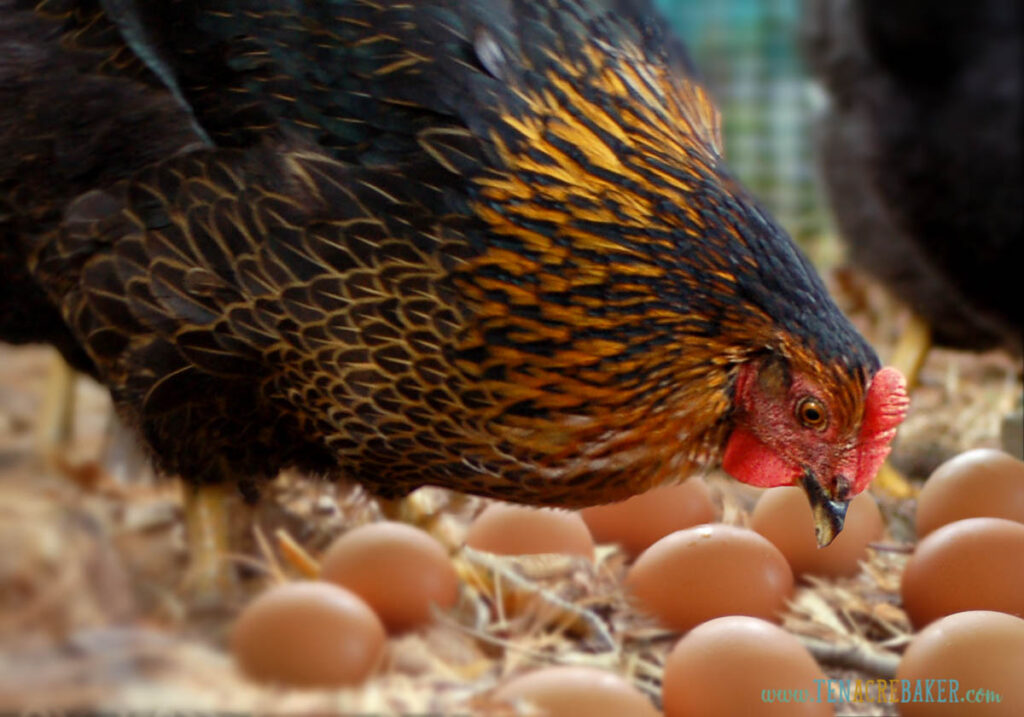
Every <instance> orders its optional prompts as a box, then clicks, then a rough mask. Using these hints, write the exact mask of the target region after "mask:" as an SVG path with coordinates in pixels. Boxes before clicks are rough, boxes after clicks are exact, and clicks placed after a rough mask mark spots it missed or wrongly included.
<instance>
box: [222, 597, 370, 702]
mask: <svg viewBox="0 0 1024 717" xmlns="http://www.w3.org/2000/svg"><path fill="white" fill-rule="evenodd" d="M384 640H385V634H384V626H383V625H382V624H381V622H380V620H379V619H378V618H377V616H376V615H375V614H374V612H373V610H371V609H370V608H369V606H368V605H367V604H366V603H365V602H363V601H362V599H360V598H359V597H358V596H356V595H354V594H352V593H351V592H349V591H348V590H345V589H344V588H340V587H338V586H337V585H332V584H330V583H321V582H305V581H303V582H294V583H285V584H284V585H278V586H276V587H273V588H271V589H269V590H267V591H266V592H264V593H263V594H261V595H259V596H258V597H257V598H256V599H255V600H253V601H252V602H251V603H249V605H247V606H246V608H245V609H244V610H243V611H242V614H241V615H240V616H239V617H238V620H237V621H235V624H234V626H233V627H232V630H231V638H230V642H231V652H232V654H234V656H235V660H236V661H237V662H238V665H239V666H240V667H241V668H242V670H243V671H244V672H245V673H246V674H247V675H249V677H251V678H253V679H255V680H260V681H263V682H277V683H281V684H285V685H290V686H293V687H332V686H337V685H354V684H358V683H360V682H362V681H363V680H365V679H366V678H367V677H369V676H370V674H371V673H372V672H373V671H374V670H375V669H376V668H377V665H378V664H379V663H380V660H381V657H382V656H383V654H384V644H385V643H384Z"/></svg>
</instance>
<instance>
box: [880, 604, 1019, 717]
mask: <svg viewBox="0 0 1024 717" xmlns="http://www.w3.org/2000/svg"><path fill="white" fill-rule="evenodd" d="M896 679H897V680H898V683H897V684H898V689H899V693H898V697H897V699H899V701H900V707H899V709H900V714H901V715H903V717H941V716H942V715H950V716H951V717H952V716H953V715H957V716H959V715H983V716H984V717H1011V716H1018V715H1021V714H1024V620H1021V619H1020V618H1017V617H1013V616H1012V615H1007V614H1005V613H1001V612H990V611H988V610H972V611H969V612H958V613H956V614H955V615H950V616H949V617H944V618H942V619H941V620H936V621H935V622H933V623H932V624H931V625H929V626H928V627H926V628H925V629H924V630H922V631H921V632H920V633H919V634H918V635H916V636H915V637H914V639H913V640H911V642H910V644H909V645H908V646H907V651H906V652H905V653H903V659H902V660H901V661H900V666H899V669H898V670H897V671H896ZM929 695H930V697H931V701H930V702H929V701H927V700H928V697H929Z"/></svg>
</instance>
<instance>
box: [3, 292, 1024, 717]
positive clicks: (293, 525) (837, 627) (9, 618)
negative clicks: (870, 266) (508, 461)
mask: <svg viewBox="0 0 1024 717" xmlns="http://www.w3.org/2000/svg"><path fill="white" fill-rule="evenodd" d="M869 294H870V292H869ZM879 296H880V295H879V294H871V298H870V300H869V301H868V303H867V304H866V305H864V304H862V305H860V306H858V307H856V310H855V312H854V315H855V319H856V320H857V321H858V322H859V323H860V324H861V327H862V329H863V330H864V331H865V332H866V333H867V335H868V336H869V337H870V338H871V339H872V340H874V342H875V343H876V345H877V346H878V347H879V351H880V353H881V354H882V355H883V356H884V355H886V354H887V352H888V351H891V348H892V344H893V343H894V341H895V340H896V338H897V337H898V336H899V334H900V332H901V331H902V327H903V323H904V322H905V320H906V315H905V313H904V312H902V311H899V310H897V309H896V308H895V307H893V306H892V305H891V304H888V303H887V302H886V301H885V299H884V297H883V298H878V297H879ZM56 364H57V362H56V361H55V358H54V356H53V354H52V353H51V352H50V351H49V350H48V349H45V348H40V347H27V348H26V347H22V348H12V347H9V346H2V345H0V546H2V548H0V712H3V711H7V710H41V709H98V708H104V709H115V708H116V709H138V710H141V709H154V708H160V709H180V710H190V711H195V710H203V711H207V710H209V711H213V710H217V711H224V710H230V711H233V712H240V711H244V712H250V711H252V712H255V711H259V712H294V711H299V710H301V711H308V710H316V711H323V712H333V713H339V712H340V713H354V712H359V713H373V712H382V713H409V712H416V713H424V712H435V713H438V712H440V713H462V714H465V713H469V712H473V713H479V712H494V711H495V710H496V709H497V708H495V707H493V705H489V703H488V700H487V693H488V690H489V689H491V688H492V687H493V686H494V685H495V684H497V683H498V682H499V681H501V680H502V679H503V678H504V677H505V676H507V675H509V674H511V673H516V672H519V671H522V670H524V669H526V668H527V667H530V666H533V665H544V664H558V663H572V664H589V665H595V666H600V667H604V668H607V669H610V670H614V671H616V672H619V673H620V674H622V675H624V676H626V677H627V678H628V679H630V680H631V681H632V682H633V683H634V684H636V685H637V686H638V687H639V688H640V689H641V690H643V691H645V692H647V693H649V694H651V695H652V696H653V697H655V698H657V695H658V694H659V692H660V687H659V684H660V673H661V664H662V661H663V659H664V656H665V654H666V653H667V651H668V650H669V649H670V647H671V646H672V645H673V644H674V641H675V640H676V639H677V638H678V636H677V635H674V634H672V633H670V632H668V631H666V630H663V629H660V628H658V627H657V626H656V625H655V624H654V623H653V622H652V621H650V620H648V619H646V618H643V617H641V616H639V615H637V614H636V612H635V610H633V609H631V608H630V606H629V604H628V603H627V601H626V599H625V596H624V595H623V594H622V590H621V587H620V581H621V577H622V575H623V572H624V566H625V559H624V557H623V555H622V554H621V553H620V552H619V550H618V549H616V548H614V547H611V546H603V547H601V548H600V550H599V552H598V559H597V560H596V562H595V564H590V563H589V562H586V561H581V560H578V559H571V558H564V559H555V558H544V559H537V560H533V559H522V560H513V559H508V560H488V559H486V558H485V557H484V556H480V555H474V554H472V553H467V552H465V551H462V552H459V551H457V550H456V553H455V560H456V561H457V565H458V568H459V570H460V574H461V575H462V577H463V589H462V596H461V598H460V602H459V604H458V605H457V607H456V608H455V609H454V610H452V611H451V612H449V613H446V614H444V615H441V616H439V619H438V622H437V624H436V625H434V626H433V627H431V628H429V629H426V630H424V631H422V632H419V633H416V634H413V635H409V636H406V637H402V638H399V639H394V640H392V641H391V643H390V644H389V648H388V655H387V658H386V664H385V665H384V666H383V668H382V670H381V672H380V674H379V675H378V676H376V677H374V678H373V679H372V680H371V681H370V682H369V683H368V684H366V685H364V686H362V687H359V688H352V689H345V690H336V691H290V690H283V689H278V688H273V687H266V686H260V685H256V684H253V683H252V682H250V681H248V680H247V679H245V678H244V677H243V676H242V675H240V674H239V673H238V671H237V670H236V669H235V667H234V666H233V664H232V662H231V660H230V659H229V657H228V656H227V655H226V653H225V652H224V649H223V645H224V637H225V634H226V630H227V628H228V626H229V625H230V619H231V613H230V611H229V612H228V613H226V614H224V615H221V616H219V617H215V618H209V617H207V618H205V619H203V620H197V619H193V618H192V617H190V616H189V614H187V612H186V611H185V609H184V607H183V604H182V600H181V594H182V590H181V587H182V586H181V581H182V577H183V574H184V573H183V571H184V567H185V564H186V560H187V557H188V556H187V552H186V546H185V540H184V535H183V528H182V521H181V515H182V511H181V501H180V493H179V486H178V484H177V482H176V481H173V480H154V479H153V477H152V476H151V475H150V474H149V471H148V469H146V468H145V466H144V463H141V462H139V461H138V459H137V457H135V458H133V457H132V456H131V455H128V456H127V457H125V456H122V457H120V458H117V459H116V460H113V461H112V459H111V458H110V457H109V455H107V454H109V453H110V452H111V449H110V447H109V446H110V444H111V439H110V437H109V436H110V428H109V426H110V407H109V401H108V399H107V397H106V395H105V393H104V391H103V390H102V388H100V387H98V386H96V385H95V384H93V383H92V382H91V381H89V380H87V379H85V378H79V379H77V380H76V383H75V397H76V403H75V412H74V421H73V425H74V435H73V439H72V441H71V443H70V445H69V446H67V447H65V448H63V449H60V450H57V451H53V450H50V449H45V448H44V447H43V446H44V441H43V439H41V437H40V435H39V432H40V426H41V425H42V424H43V423H44V422H45V421H46V418H45V416H46V415H48V411H49V409H48V405H49V404H50V403H52V397H49V396H48V394H49V393H52V391H50V389H49V385H50V383H51V375H52V373H53V369H54V366H55V365H56ZM1020 393H1021V386H1020V365H1019V363H1018V362H1016V361H1014V360H1012V359H1010V358H1009V357H1007V356H1004V355H1002V354H998V353H992V354H985V355H980V356H973V355H968V354H962V353H955V352H948V351H934V352H932V353H931V354H930V355H929V357H928V359H927V362H926V364H925V367H924V370H923V372H922V375H921V382H920V386H919V387H918V388H917V389H916V390H915V391H914V393H913V404H912V408H911V413H910V416H909V417H908V419H907V421H906V423H905V424H904V426H903V428H902V430H901V433H900V437H899V438H898V442H897V446H896V449H895V452H894V454H893V462H894V464H895V466H896V467H897V468H899V469H900V470H902V471H904V472H905V473H906V474H907V475H908V476H909V477H911V478H912V479H914V480H921V479H923V478H924V477H926V476H927V475H928V473H929V472H930V471H931V470H932V469H933V468H934V467H935V466H936V465H937V464H938V463H939V462H941V461H942V460H944V459H945V458H947V457H949V456H951V455H953V454H955V453H957V452H959V451H962V450H965V449H968V448H974V447H980V446H999V444H1000V440H999V433H1000V424H1001V421H1002V419H1003V416H1004V415H1006V414H1007V413H1009V412H1011V411H1012V410H1014V409H1015V408H1016V407H1017V405H1019V403H1018V402H1019V400H1020ZM113 444H114V445H115V447H116V446H117V445H118V441H117V440H114V441H113ZM114 453H116V451H114ZM111 465H115V466H119V467H118V468H117V469H111V468H110V467H109V466H111ZM711 485H712V488H713V492H714V495H715V497H716V500H717V501H718V503H719V506H720V508H721V510H722V519H723V520H725V521H727V522H733V523H738V524H743V523H744V522H745V521H746V519H747V515H748V511H749V508H750V505H751V503H752V500H753V492H752V491H748V490H742V489H740V487H739V486H738V485H737V484H736V483H735V482H734V481H731V480H729V479H727V478H716V477H714V476H712V478H711ZM270 493H271V495H269V496H268V498H269V499H268V501H267V503H268V507H267V508H265V509H264V510H263V511H261V514H260V517H259V520H258V521H257V525H258V528H259V532H260V535H262V536H265V537H266V538H267V540H266V545H267V546H268V547H266V548H265V549H263V550H262V551H260V550H254V552H253V553H252V554H250V555H244V556H239V560H240V561H244V562H245V563H246V565H247V566H248V573H249V575H250V578H249V579H248V580H246V581H245V585H244V592H246V593H249V594H251V593H252V592H255V591H257V590H259V589H262V588H263V587H264V586H265V585H266V584H268V583H269V582H272V581H274V580H279V579H282V576H285V577H289V576H294V574H295V571H294V569H293V568H291V567H290V566H289V565H288V563H287V562H286V561H282V558H281V554H280V552H279V550H277V548H276V545H277V544H276V542H275V539H274V536H275V535H276V531H277V530H278V529H284V530H286V531H287V533H288V534H289V535H290V536H291V537H293V538H294V539H295V540H296V541H298V543H299V544H301V545H302V546H304V547H305V548H306V549H307V550H308V551H309V552H310V553H311V554H312V555H317V554H318V553H319V552H320V551H321V550H322V549H323V548H324V546H325V545H326V544H327V543H328V542H329V541H330V539H331V538H332V537H334V536H336V535H338V534H339V533H341V532H343V531H344V530H346V529H347V528H349V527H352V526H354V525H356V524H359V523H362V522H366V521H369V520H373V519H376V518H377V515H378V514H377V510H376V508H375V505H374V503H373V502H372V501H370V500H368V499H367V498H366V497H365V496H364V495H363V494H362V492H361V491H360V490H359V489H358V488H352V487H348V486H343V485H333V484H326V483H320V482H312V481H307V480H303V479H302V478H301V477H299V476H282V478H281V479H279V480H278V481H277V482H276V483H275V486H274V488H273V490H272V491H271V492H270ZM877 497H878V499H879V502H880V504H881V506H882V508H883V513H884V514H885V515H886V517H887V518H888V525H889V534H888V535H887V537H886V539H885V541H884V543H882V544H880V545H878V546H877V549H875V550H872V551H871V557H870V560H869V561H868V562H867V563H866V564H865V566H864V570H863V571H862V573H861V574H860V575H858V576H857V577H855V578H849V579H842V580H831V581H816V582H815V583H813V584H804V585H803V586H801V587H800V588H799V589H798V591H797V593H796V594H795V596H794V599H793V601H792V604H791V607H790V609H789V611H788V612H787V614H786V615H785V618H784V625H785V626H786V627H787V628H788V629H790V630H791V631H792V632H794V633H795V634H797V635H798V636H800V637H801V638H802V639H804V640H805V642H806V643H807V644H808V645H809V646H810V647H811V648H812V650H813V651H814V653H815V655H816V656H817V657H818V658H819V661H820V662H821V663H822V664H823V666H824V667H825V668H826V671H827V672H828V673H829V675H830V676H835V677H839V676H844V677H849V676H860V677H864V678H872V677H876V676H880V675H885V674H886V673H887V672H888V671H891V670H892V668H893V666H894V664H895V660H896V659H897V657H898V654H899V652H900V651H901V650H902V648H903V647H904V646H905V644H906V642H907V640H908V637H909V635H910V633H911V629H910V627H909V623H908V621H907V619H906V616H905V614H904V613H903V611H902V610H901V608H900V606H899V596H898V584H899V583H898V580H899V573H900V570H901V569H902V565H903V563H904V562H905V560H906V554H907V549H908V547H909V546H910V545H911V544H912V542H913V539H914V536H913V534H912V529H911V528H910V525H911V520H910V518H911V516H912V515H913V500H912V499H906V500H896V499H892V498H890V497H887V496H885V495H879V496H877ZM421 498H422V501H423V502H424V503H425V504H428V505H431V506H433V507H434V508H438V509H440V510H439V512H440V514H441V515H442V517H441V519H440V520H439V522H438V524H437V532H438V533H439V534H441V535H442V536H444V537H445V538H446V540H447V542H449V543H450V544H451V545H452V546H453V549H455V548H457V546H458V545H459V543H460V541H461V535H462V531H463V529H464V528H465V525H466V524H467V522H468V521H469V519H470V518H471V517H472V515H473V514H474V513H475V512H476V511H477V510H478V509H479V508H480V506H481V505H482V501H478V500H475V499H474V500H470V501H469V502H468V503H464V504H460V505H459V507H458V508H457V509H456V508H455V507H453V508H452V509H451V511H449V512H446V511H444V510H443V508H444V506H445V505H446V503H447V500H448V497H447V495H446V494H444V493H443V492H441V491H429V490H428V491H426V492H425V493H424V494H423V496H421ZM502 586H504V587H502ZM500 590H504V591H505V593H504V594H503V595H498V594H497V592H498V591H500ZM510 595H513V597H515V599H513V600H512V601H511V603H510V602H509V596H510ZM243 599H244V596H243ZM510 605H511V606H512V607H509V606H510ZM838 714H841V715H856V714H894V712H892V711H891V708H888V707H884V708H883V707H877V706H867V705H857V704H849V705H842V706H841V707H840V710H839V711H838Z"/></svg>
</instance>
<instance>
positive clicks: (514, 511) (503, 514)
mask: <svg viewBox="0 0 1024 717" xmlns="http://www.w3.org/2000/svg"><path fill="white" fill-rule="evenodd" d="M466 545H468V546H469V547H471V548H474V549H475V550H484V551H486V552H488V553H497V554H499V555H534V554H537V553H564V554H566V555H582V556H584V557H586V558H590V559H593V558H594V539H593V538H592V537H591V536H590V531H589V530H587V524H586V523H584V522H583V518H581V517H580V514H579V513H576V512H570V511H567V510H553V509H549V508H527V507H526V506H523V505H513V504H511V503H491V504H490V505H489V506H487V507H486V508H485V509H484V511H483V512H482V513H480V515H478V516H477V517H476V519H475V520H474V521H473V522H472V523H470V526H469V529H468V530H467V531H466Z"/></svg>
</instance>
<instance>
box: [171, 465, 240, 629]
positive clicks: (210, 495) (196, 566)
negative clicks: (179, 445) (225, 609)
mask: <svg viewBox="0 0 1024 717" xmlns="http://www.w3.org/2000/svg"><path fill="white" fill-rule="evenodd" d="M183 487H184V491H185V532H186V537H187V539H188V549H189V566H188V572H187V573H186V575H185V591H186V594H187V595H188V596H189V598H190V601H191V602H192V604H193V607H198V608H200V609H204V608H209V607H216V606H219V605H223V604H224V603H225V602H227V601H229V599H230V598H231V596H233V595H234V593H235V592H236V588H237V581H236V578H235V574H234V570H233V566H232V565H231V564H230V562H229V560H228V556H229V553H230V552H231V520H230V515H231V512H232V509H233V508H235V507H236V504H237V503H239V502H240V500H239V498H238V497H237V489H236V488H235V486H234V485H231V484H219V483H218V484H207V485H193V484H189V483H185V484H184V486H183Z"/></svg>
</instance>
